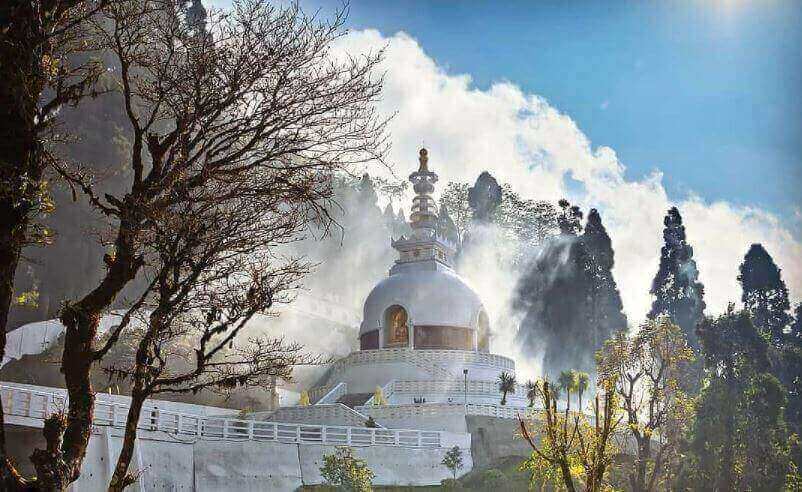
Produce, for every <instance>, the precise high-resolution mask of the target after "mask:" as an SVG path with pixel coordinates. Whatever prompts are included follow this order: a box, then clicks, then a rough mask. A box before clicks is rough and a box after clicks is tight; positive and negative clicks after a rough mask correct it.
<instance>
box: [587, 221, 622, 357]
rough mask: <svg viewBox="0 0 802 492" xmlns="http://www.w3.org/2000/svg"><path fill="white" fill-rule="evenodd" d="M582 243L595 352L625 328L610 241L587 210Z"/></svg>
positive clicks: (601, 225) (589, 320)
mask: <svg viewBox="0 0 802 492" xmlns="http://www.w3.org/2000/svg"><path fill="white" fill-rule="evenodd" d="M582 242H583V244H584V246H585V248H586V249H587V251H588V255H589V260H590V261H589V262H588V268H589V269H590V280H591V293H590V294H591V295H590V298H589V302H588V304H589V305H588V306H587V308H588V310H587V316H588V327H589V328H590V329H592V330H593V333H592V335H593V340H592V343H593V345H592V346H593V348H594V351H595V350H598V349H600V348H601V347H602V345H603V344H604V341H605V340H607V339H608V338H610V337H611V336H612V335H613V333H615V332H616V331H619V330H624V329H626V327H627V317H626V315H625V314H624V312H623V309H624V304H623V303H622V302H621V294H620V293H619V292H618V286H617V285H616V283H615V278H613V265H614V259H613V256H614V252H613V246H612V241H611V240H610V236H609V235H608V234H607V230H606V229H605V228H604V225H603V224H602V221H601V216H600V215H599V212H598V211H596V209H595V208H594V209H591V210H590V213H589V214H588V220H587V223H586V224H585V232H584V234H583V235H582Z"/></svg>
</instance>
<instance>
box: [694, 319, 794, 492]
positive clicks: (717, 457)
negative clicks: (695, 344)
mask: <svg viewBox="0 0 802 492" xmlns="http://www.w3.org/2000/svg"><path fill="white" fill-rule="evenodd" d="M698 332H699V335H700V340H701V342H702V351H703V353H704V355H705V364H706V367H707V369H708V373H709V382H708V385H707V387H705V388H704V390H703V391H702V394H701V395H700V398H699V403H698V405H697V411H696V418H695V421H694V424H693V426H692V430H691V433H690V443H689V446H688V453H687V456H688V460H687V461H688V463H687V466H686V468H685V470H684V471H683V473H682V474H681V476H680V477H679V484H680V486H685V485H687V484H692V483H707V484H714V486H715V487H716V488H717V489H718V490H779V489H781V488H782V486H783V484H784V482H785V480H786V475H787V474H788V471H789V467H790V452H791V449H790V443H791V439H790V437H791V436H790V433H789V431H788V428H787V426H786V423H785V418H784V415H783V408H784V407H785V406H786V402H787V397H786V392H785V390H784V388H783V387H782V385H781V384H780V382H779V381H778V380H777V378H775V377H774V376H773V375H771V374H769V373H768V372H767V370H768V368H769V364H768V356H767V354H768V351H769V342H768V341H767V340H766V338H764V337H763V336H762V335H761V333H760V331H759V330H758V329H757V328H756V327H755V326H754V325H753V323H752V320H751V316H750V315H749V313H748V312H746V311H741V312H735V310H734V307H733V306H732V305H731V306H730V308H729V309H728V311H727V313H725V314H723V315H722V316H719V317H718V318H715V319H713V318H708V319H706V320H705V321H703V322H702V323H701V324H700V325H699V329H698Z"/></svg>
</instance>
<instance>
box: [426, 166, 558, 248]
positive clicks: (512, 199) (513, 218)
mask: <svg viewBox="0 0 802 492" xmlns="http://www.w3.org/2000/svg"><path fill="white" fill-rule="evenodd" d="M470 190H474V191H473V196H474V201H473V202H471V201H470V199H469V196H470V193H471V191H470ZM440 206H441V208H443V207H444V208H445V209H447V210H448V215H449V217H450V218H451V219H452V220H453V222H454V225H455V228H456V230H457V232H458V237H459V241H460V243H462V242H464V241H466V240H467V238H468V236H469V235H470V231H471V228H472V226H474V225H476V224H485V225H486V224H495V225H496V226H497V227H498V228H499V229H500V230H501V231H502V233H503V236H504V237H505V239H506V240H508V241H510V242H511V243H513V244H515V247H516V254H515V257H514V261H515V262H516V263H521V262H523V261H525V260H526V259H527V258H529V257H530V256H531V255H532V254H533V252H534V250H535V249H536V247H537V246H539V245H540V244H542V243H543V241H545V240H546V239H547V238H548V237H550V236H552V235H554V233H555V231H556V229H557V212H556V210H555V207H554V206H553V205H552V204H550V203H549V202H545V201H537V200H529V199H525V198H522V197H521V196H520V195H519V194H518V193H516V192H515V191H513V190H512V187H511V186H510V185H509V184H506V183H505V184H503V185H500V186H499V185H498V183H497V182H496V180H495V178H493V177H492V176H491V175H490V174H489V173H482V175H480V176H479V178H478V179H477V180H476V184H475V185H474V186H473V187H470V186H469V185H468V184H467V183H457V182H449V183H448V184H447V185H446V187H445V189H444V190H443V192H442V194H441V195H440Z"/></svg>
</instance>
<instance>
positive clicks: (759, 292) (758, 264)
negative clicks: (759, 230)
mask: <svg viewBox="0 0 802 492" xmlns="http://www.w3.org/2000/svg"><path fill="white" fill-rule="evenodd" d="M740 272H741V274H740V275H738V282H740V283H741V287H742V288H743V295H742V296H741V301H743V303H744V308H745V309H746V310H747V311H748V312H749V314H750V315H751V316H752V320H753V322H754V323H755V326H756V327H757V328H758V329H759V330H760V331H761V332H763V333H765V334H767V335H768V336H769V337H770V338H771V342H772V344H774V345H775V346H776V347H779V346H781V345H782V344H783V341H784V340H785V338H786V336H785V328H786V327H788V326H789V324H790V323H791V316H790V315H789V314H788V310H789V309H790V308H791V304H790V302H789V301H788V289H787V288H786V286H785V282H783V279H782V275H781V273H780V269H779V268H777V265H776V264H775V263H774V260H773V259H772V258H771V255H769V253H768V252H767V251H766V250H765V248H763V246H762V245H760V244H753V245H752V246H751V247H750V248H749V251H748V252H747V253H746V256H745V257H744V262H743V263H742V264H741V267H740Z"/></svg>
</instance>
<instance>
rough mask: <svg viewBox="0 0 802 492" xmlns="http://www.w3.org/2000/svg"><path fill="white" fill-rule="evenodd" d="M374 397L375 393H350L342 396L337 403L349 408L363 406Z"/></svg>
mask: <svg viewBox="0 0 802 492" xmlns="http://www.w3.org/2000/svg"><path fill="white" fill-rule="evenodd" d="M372 396H373V393H348V394H345V395H342V396H341V397H340V398H339V399H338V400H337V403H342V404H343V405H345V406H346V407H348V408H354V407H358V406H362V405H364V404H365V402H366V401H368V400H369V399H370V398H371V397H372Z"/></svg>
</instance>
